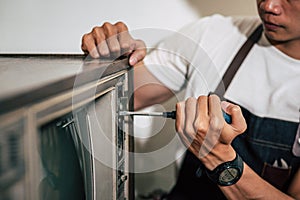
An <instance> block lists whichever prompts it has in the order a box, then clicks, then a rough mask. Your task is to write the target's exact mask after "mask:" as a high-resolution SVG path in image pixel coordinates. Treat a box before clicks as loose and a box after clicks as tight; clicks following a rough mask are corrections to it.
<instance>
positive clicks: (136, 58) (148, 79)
mask: <svg viewBox="0 0 300 200" xmlns="http://www.w3.org/2000/svg"><path fill="white" fill-rule="evenodd" d="M81 49H82V51H83V52H85V53H86V54H89V55H90V56H91V57H93V58H108V57H109V58H111V59H116V58H117V57H119V56H120V55H130V58H129V64H130V65H132V66H134V87H135V89H134V106H135V110H137V109H141V108H145V107H147V106H150V105H153V104H156V103H161V102H163V101H165V100H167V99H169V98H170V97H171V96H173V93H172V92H171V91H170V90H169V89H168V88H166V87H165V86H164V85H163V84H162V83H161V82H160V81H159V80H157V79H156V78H155V77H154V76H153V75H152V74H151V73H150V72H149V71H148V70H147V68H146V67H145V66H144V63H143V62H142V60H143V59H144V57H145V56H146V46H145V43H144V42H143V41H141V40H135V39H133V38H132V37H131V35H130V34H129V33H128V28H127V26H126V25H125V24H124V23H122V22H118V23H116V24H110V23H107V22H106V23H104V24H103V25H102V26H100V27H94V28H93V29H92V31H91V32H90V33H87V34H85V35H84V36H83V37H82V44H81Z"/></svg>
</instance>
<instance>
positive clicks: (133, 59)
mask: <svg viewBox="0 0 300 200" xmlns="http://www.w3.org/2000/svg"><path fill="white" fill-rule="evenodd" d="M136 63H137V59H136V58H135V57H133V56H131V57H130V59H129V64H130V65H135V64H136Z"/></svg>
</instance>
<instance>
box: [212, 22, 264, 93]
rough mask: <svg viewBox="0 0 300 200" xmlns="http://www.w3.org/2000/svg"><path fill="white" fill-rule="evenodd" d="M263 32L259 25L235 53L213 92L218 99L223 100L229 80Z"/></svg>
mask: <svg viewBox="0 0 300 200" xmlns="http://www.w3.org/2000/svg"><path fill="white" fill-rule="evenodd" d="M262 31H263V26H262V24H260V25H259V26H258V27H257V28H256V29H255V30H254V32H253V33H252V34H251V35H250V36H249V37H248V39H247V41H246V42H245V43H244V44H243V46H242V47H241V48H240V50H239V51H238V52H237V54H236V55H235V57H234V58H233V60H232V61H231V63H230V65H229V67H228V69H227V70H226V72H225V74H224V75H223V77H222V79H221V81H220V83H219V84H218V87H217V89H216V90H215V92H214V93H215V94H217V95H218V96H219V97H220V98H223V95H224V93H225V91H226V90H227V88H228V86H229V84H230V82H231V80H232V79H233V77H234V75H235V73H236V72H237V70H238V69H239V67H240V65H241V64H242V63H243V61H244V60H245V58H246V56H247V55H248V53H249V51H250V50H251V48H252V47H253V45H254V44H255V43H256V42H257V41H258V40H259V38H260V37H261V34H262Z"/></svg>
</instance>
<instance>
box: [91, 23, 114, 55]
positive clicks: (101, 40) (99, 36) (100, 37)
mask: <svg viewBox="0 0 300 200" xmlns="http://www.w3.org/2000/svg"><path fill="white" fill-rule="evenodd" d="M92 35H93V38H94V40H95V41H96V45H97V51H98V54H99V55H100V56H103V57H109V56H110V53H109V48H108V46H107V43H106V42H107V37H106V35H105V33H104V29H103V28H102V27H95V28H93V30H92Z"/></svg>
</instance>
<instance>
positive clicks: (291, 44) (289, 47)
mask: <svg viewBox="0 0 300 200" xmlns="http://www.w3.org/2000/svg"><path fill="white" fill-rule="evenodd" d="M270 43H271V44H272V45H273V46H275V47H276V48H277V49H279V50H280V51H282V52H283V53H285V54H286V55H288V56H290V57H292V58H294V59H297V60H300V40H297V41H295V40H294V41H285V42H276V41H272V40H270Z"/></svg>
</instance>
